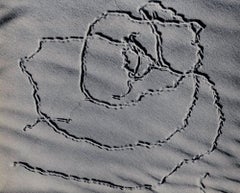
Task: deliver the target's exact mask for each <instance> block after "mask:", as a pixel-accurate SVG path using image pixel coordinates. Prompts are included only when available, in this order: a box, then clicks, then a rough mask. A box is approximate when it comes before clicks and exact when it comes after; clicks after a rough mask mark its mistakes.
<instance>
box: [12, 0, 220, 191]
mask: <svg viewBox="0 0 240 193" xmlns="http://www.w3.org/2000/svg"><path fill="white" fill-rule="evenodd" d="M148 5H152V6H156V7H157V8H160V10H161V11H163V12H165V13H168V14H169V15H171V19H163V18H159V17H158V16H157V14H156V13H154V14H153V16H150V14H149V13H148V11H147V9H146V7H147V6H148ZM139 14H140V15H141V16H142V17H140V18H137V17H133V16H132V15H131V14H130V13H128V12H124V11H107V12H105V13H103V14H102V15H101V16H100V17H98V18H96V19H95V20H94V21H93V22H92V23H90V24H89V26H88V28H87V29H86V33H85V34H84V36H66V37H59V36H57V37H43V38H41V39H40V41H39V44H38V47H37V49H36V51H34V52H33V53H32V54H30V55H29V56H26V57H24V58H22V59H20V61H19V67H20V69H21V71H22V72H23V74H24V75H25V76H26V77H27V78H28V80H29V83H30V85H31V86H32V89H33V91H32V95H33V99H34V102H35V109H36V112H37V114H38V119H37V120H36V121H35V122H34V123H33V124H27V125H26V126H25V127H24V131H27V130H28V129H32V128H34V127H35V126H36V125H37V124H38V123H40V122H43V123H46V124H47V125H48V126H49V127H50V128H51V129H52V130H53V131H54V132H56V133H57V134H60V135H62V136H64V137H65V138H67V139H69V140H72V141H75V142H85V143H88V144H90V145H92V146H94V147H97V148H99V149H102V150H106V151H125V150H134V149H136V148H140V147H144V148H148V149H151V148H154V147H162V146H163V145H164V144H167V143H168V142H169V141H170V140H171V139H172V138H173V137H174V136H175V135H176V134H178V133H181V132H183V131H185V129H186V128H187V126H188V124H189V121H190V118H191V115H192V113H193V111H194V108H195V107H196V106H197V101H198V98H199V97H198V95H199V88H200V86H201V84H207V85H208V87H209V90H210V91H211V93H212V99H213V105H214V106H215V109H216V115H217V118H218V126H217V128H216V136H215V137H214V138H213V140H212V143H211V147H210V148H209V149H208V150H206V151H205V152H202V153H199V154H196V155H195V156H193V157H192V158H186V159H183V160H182V161H180V162H179V163H177V164H176V165H175V166H174V167H173V169H172V170H171V171H170V172H169V173H168V174H166V175H164V176H163V177H162V178H161V179H160V180H159V182H158V185H161V184H164V183H165V182H166V180H167V178H169V177H170V176H171V175H173V174H174V173H175V172H177V171H178V170H179V169H180V168H181V167H183V166H184V165H187V164H189V163H194V162H196V161H197V160H200V159H202V158H203V157H204V156H205V155H210V154H211V153H212V152H213V151H214V150H215V149H216V147H217V145H218V140H219V137H220V136H221V134H222V128H223V124H224V121H225V117H224V113H223V110H222V105H221V103H220V97H219V94H218V91H217V89H216V87H215V83H214V82H213V81H212V80H211V79H210V77H209V76H208V75H207V74H205V73H202V72H200V70H199V69H200V68H201V66H202V65H203V63H202V60H203V57H204V49H203V46H202V45H201V43H200V32H201V31H202V30H203V29H204V27H205V25H204V24H203V23H202V22H201V21H199V20H190V19H187V18H185V16H184V15H182V14H178V13H177V12H176V11H175V10H174V9H172V8H166V7H164V6H163V5H162V4H161V2H155V1H150V2H149V3H147V4H146V5H145V6H142V7H141V8H140V9H139ZM112 15H114V16H117V17H124V18H126V19H127V20H129V21H131V22H133V23H137V24H139V25H141V24H147V25H148V26H149V27H150V29H151V32H152V34H153V35H154V37H155V40H156V42H155V43H156V44H155V50H156V52H155V53H156V55H155V56H152V55H150V54H149V53H147V51H146V48H145V47H144V45H140V44H139V43H138V42H137V41H136V40H135V39H134V36H133V34H129V36H128V39H126V38H125V39H122V40H115V39H113V38H112V37H108V36H107V35H105V34H103V33H93V32H92V31H93V29H94V27H95V25H96V24H97V23H100V22H101V20H104V19H106V18H108V17H109V16H112ZM157 25H161V26H163V27H166V26H177V27H186V28H187V29H188V30H189V31H190V32H191V33H192V42H191V44H192V45H193V46H194V48H195V49H196V59H195V62H194V64H193V65H192V66H191V67H190V68H189V69H186V70H185V71H183V72H181V71H178V70H176V69H174V68H173V67H172V66H171V64H170V63H169V62H167V60H166V59H165V58H164V55H163V47H162V44H163V42H164V39H163V38H162V35H161V32H159V31H158V29H157V27H156V26H157ZM94 38H96V39H99V40H101V41H104V42H107V43H108V44H111V45H114V46H119V47H123V49H122V52H121V54H122V58H123V62H125V64H124V66H126V67H127V66H130V64H129V60H128V56H127V52H128V51H131V52H133V53H134V54H136V55H137V56H138V64H137V66H136V68H135V69H134V71H131V70H130V69H129V68H126V69H125V70H128V71H129V72H130V73H129V77H128V78H129V80H128V81H127V82H128V90H127V91H126V93H124V94H122V95H121V96H120V95H119V96H115V97H116V98H118V99H123V98H124V97H125V96H127V95H128V94H129V93H130V92H131V90H132V87H133V85H134V82H135V81H138V80H139V79H144V76H146V75H147V74H150V73H151V71H152V70H153V69H157V70H159V71H167V72H169V73H170V74H172V75H174V76H176V77H177V80H176V81H175V82H173V84H172V85H167V86H166V87H162V88H158V89H147V90H146V91H143V92H141V93H140V94H139V96H138V97H137V98H135V99H134V100H131V101H127V102H122V103H118V104H115V103H111V102H109V101H104V100H101V99H97V98H94V97H93V96H92V95H91V94H90V92H89V90H88V89H87V86H86V85H85V82H84V81H85V76H86V74H87V70H86V69H87V66H86V62H87V57H86V53H87V52H88V41H89V40H92V39H94ZM130 40H131V41H130ZM71 41H79V42H82V49H81V52H80V64H81V65H80V68H81V74H80V77H79V84H80V90H81V91H82V93H83V94H84V95H85V96H86V100H87V101H89V102H91V103H93V104H96V105H100V106H103V107H106V108H109V109H110V108H111V109H115V110H119V111H120V110H121V109H123V108H130V107H132V106H135V105H137V104H138V103H140V102H143V98H144V97H150V96H153V95H160V94H162V93H164V92H174V91H176V90H177V89H178V88H179V85H181V84H183V83H184V80H185V79H186V78H192V80H193V93H192V97H191V101H190V103H189V107H188V108H187V110H186V113H185V115H184V117H183V119H182V124H181V125H180V126H178V127H177V128H175V129H174V131H173V132H172V133H170V134H169V135H168V136H166V137H165V138H163V139H161V140H158V141H142V140H138V141H136V142H134V143H131V144H123V145H118V146H117V145H112V146H111V145H107V144H104V143H101V142H99V141H97V140H96V139H92V138H88V137H83V136H76V135H74V134H71V133H69V132H68V131H67V130H65V129H64V128H61V127H59V125H58V122H65V123H66V124H68V123H70V122H71V119H70V118H53V117H52V116H51V115H48V114H47V113H46V112H43V110H42V108H41V96H40V94H39V85H38V83H37V82H36V81H35V80H34V77H33V75H32V74H31V72H30V71H28V69H27V67H26V62H29V61H30V60H32V59H33V58H34V57H35V56H36V55H37V54H38V53H40V52H41V50H42V49H43V45H44V43H47V42H50V43H56V42H62V43H67V42H71ZM141 58H146V59H147V60H148V61H149V63H150V65H148V67H147V68H146V69H145V71H144V73H143V74H142V75H139V74H137V71H138V67H139V60H140V59H141ZM14 166H20V167H23V168H25V169H27V170H28V171H31V172H34V173H39V174H41V175H45V176H56V177H61V178H63V179H65V180H71V181H78V182H84V183H90V184H99V185H104V186H108V187H110V188H115V189H121V190H134V189H149V190H150V189H151V188H152V185H146V184H144V185H139V186H135V187H129V186H122V185H117V184H114V183H112V182H108V181H102V180H97V179H89V178H84V177H78V176H74V175H70V174H65V173H61V172H58V171H51V170H46V169H42V168H39V167H34V166H31V165H30V164H28V163H27V162H22V161H16V162H14ZM201 184H202V183H201ZM202 191H204V189H203V190H202Z"/></svg>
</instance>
